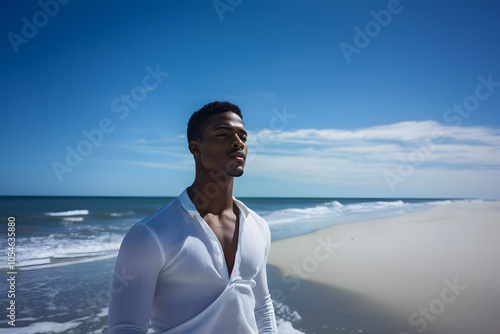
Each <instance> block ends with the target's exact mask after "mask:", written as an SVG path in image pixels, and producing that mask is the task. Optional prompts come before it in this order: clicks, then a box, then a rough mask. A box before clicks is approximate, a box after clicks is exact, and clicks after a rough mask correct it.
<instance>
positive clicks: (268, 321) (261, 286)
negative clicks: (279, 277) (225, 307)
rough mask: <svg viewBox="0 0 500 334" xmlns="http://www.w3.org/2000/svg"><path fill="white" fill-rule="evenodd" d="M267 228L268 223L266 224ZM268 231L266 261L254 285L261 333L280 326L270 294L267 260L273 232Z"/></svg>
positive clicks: (256, 310)
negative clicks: (277, 322)
mask: <svg viewBox="0 0 500 334" xmlns="http://www.w3.org/2000/svg"><path fill="white" fill-rule="evenodd" d="M266 228H267V224H266ZM266 232H267V233H266V234H267V247H266V261H265V262H264V265H263V266H262V269H261V270H260V272H259V273H258V274H257V276H256V277H255V286H254V287H253V293H254V296H255V310H254V314H255V320H256V322H257V328H258V330H259V334H263V333H272V334H274V333H278V328H277V325H276V316H275V314H274V307H273V301H272V299H271V295H270V294H269V288H268V286H267V270H266V262H267V256H268V255H269V248H270V245H271V234H270V231H269V229H267V231H266Z"/></svg>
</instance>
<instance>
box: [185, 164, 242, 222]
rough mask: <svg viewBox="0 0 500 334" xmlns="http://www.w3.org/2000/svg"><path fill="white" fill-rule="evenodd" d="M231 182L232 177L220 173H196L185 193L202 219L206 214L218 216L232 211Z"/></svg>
mask: <svg viewBox="0 0 500 334" xmlns="http://www.w3.org/2000/svg"><path fill="white" fill-rule="evenodd" d="M233 181H234V178H233V177H232V176H227V175H222V173H220V174H217V173H214V172H209V173H199V172H198V171H197V173H196V177H195V180H194V182H193V184H192V185H191V186H190V187H188V189H187V192H188V195H189V197H190V198H191V201H192V202H193V204H194V205H195V206H196V209H197V210H198V212H199V213H200V215H201V216H202V217H203V216H204V215H205V214H207V213H212V214H215V215H220V214H221V213H222V212H223V211H226V210H231V211H233V205H234V203H233Z"/></svg>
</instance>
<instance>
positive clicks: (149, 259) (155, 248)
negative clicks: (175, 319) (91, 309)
mask: <svg viewBox="0 0 500 334" xmlns="http://www.w3.org/2000/svg"><path fill="white" fill-rule="evenodd" d="M163 258H164V254H163V253H162V252H161V248H160V247H159V245H158V241H157V238H156V236H155V235H154V234H153V233H152V232H151V231H150V230H149V229H148V228H147V227H146V226H144V225H142V224H136V225H134V226H133V227H132V228H131V229H130V231H129V232H128V233H127V235H126V236H125V238H124V239H123V241H122V244H121V246H120V252H119V254H118V258H117V260H116V266H115V271H114V274H113V280H112V283H111V288H110V304H109V314H108V333H110V334H115V333H116V334H118V333H119V334H132V333H147V326H148V323H149V315H150V311H151V305H152V303H153V298H154V294H155V287H156V281H157V277H158V273H159V272H160V270H161V267H162V264H163V262H164V259H163Z"/></svg>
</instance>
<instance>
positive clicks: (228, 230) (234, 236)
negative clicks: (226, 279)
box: [203, 217, 239, 275]
mask: <svg viewBox="0 0 500 334" xmlns="http://www.w3.org/2000/svg"><path fill="white" fill-rule="evenodd" d="M203 219H204V220H205V222H206V223H207V225H208V226H209V227H210V229H211V230H212V232H213V233H214V234H215V236H216V237H217V240H218V241H219V243H220V245H221V247H222V251H223V252H224V259H225V261H226V265H227V269H228V272H229V275H231V272H232V270H233V267H234V262H235V258H236V252H237V251H238V236H239V223H238V221H237V219H233V220H225V221H224V220H219V219H215V218H213V217H204V218H203Z"/></svg>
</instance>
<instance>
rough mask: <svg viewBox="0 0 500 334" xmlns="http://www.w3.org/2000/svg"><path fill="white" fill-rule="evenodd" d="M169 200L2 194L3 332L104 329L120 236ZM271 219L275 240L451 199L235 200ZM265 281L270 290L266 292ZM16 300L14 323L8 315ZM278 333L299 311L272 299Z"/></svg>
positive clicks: (289, 329)
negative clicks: (11, 243)
mask: <svg viewBox="0 0 500 334" xmlns="http://www.w3.org/2000/svg"><path fill="white" fill-rule="evenodd" d="M172 199H173V198H169V197H164V198H159V197H148V198H145V197H137V198H133V197H5V196H4V197H0V204H1V205H0V221H2V224H1V226H2V229H3V230H2V231H1V233H0V235H1V239H0V246H1V249H3V250H4V252H3V254H4V259H3V260H0V272H1V273H2V277H9V276H8V274H7V273H8V272H10V271H12V270H13V269H12V268H9V267H8V256H7V253H8V251H7V250H8V244H7V238H8V237H7V233H8V219H9V217H14V218H15V224H16V225H15V229H16V230H15V234H16V235H15V243H16V248H15V269H14V270H15V272H16V273H17V274H16V275H15V293H14V294H15V297H12V296H10V297H9V289H10V290H11V289H12V286H9V284H8V283H6V281H5V280H3V283H2V284H1V285H0V305H1V307H2V309H3V310H4V311H2V313H3V314H2V317H1V318H0V329H2V328H3V329H5V328H9V331H8V333H23V334H35V333H86V334H88V333H107V311H108V297H109V292H108V290H109V285H110V282H111V278H112V275H113V268H114V262H115V258H116V255H117V252H118V250H119V247H120V243H121V240H122V239H123V237H124V235H125V233H126V232H127V231H128V229H129V228H130V227H131V226H132V225H133V224H134V223H136V222H138V221H140V220H142V219H143V218H145V217H147V216H148V215H150V214H152V213H153V212H155V211H156V210H157V209H159V208H160V207H161V206H163V205H166V204H167V203H169V202H170V201H171V200H172ZM239 199H240V200H242V201H243V202H244V203H245V204H246V205H247V206H248V207H249V208H251V209H253V210H254V211H256V212H257V213H258V214H259V215H261V216H262V217H263V218H264V219H266V221H267V222H268V224H269V227H270V229H271V234H272V239H273V240H279V239H284V238H290V237H293V236H297V235H301V234H306V233H309V232H312V231H314V230H317V229H320V228H323V227H328V226H332V225H336V224H345V223H349V222H354V221H361V220H367V219H375V218H382V217H388V216H394V215H400V214H405V213H409V212H414V211H419V210H425V209H428V208H430V207H432V206H435V205H440V204H445V203H450V202H451V201H455V200H453V199H373V198H371V199H370V198H239ZM271 288H272V286H271V282H270V290H271ZM12 300H15V307H16V309H15V327H14V326H11V325H9V324H8V322H9V321H11V320H10V319H9V318H8V317H7V315H8V313H7V312H9V310H6V308H7V307H9V305H10V304H9V303H11V301H12ZM275 307H276V309H277V312H276V313H277V317H278V320H279V326H280V333H284V334H286V333H304V332H300V331H296V330H294V329H293V327H292V325H293V324H294V323H297V322H300V319H301V316H300V315H299V314H294V313H293V312H292V311H291V310H289V309H287V306H286V305H281V304H276V305H275Z"/></svg>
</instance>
